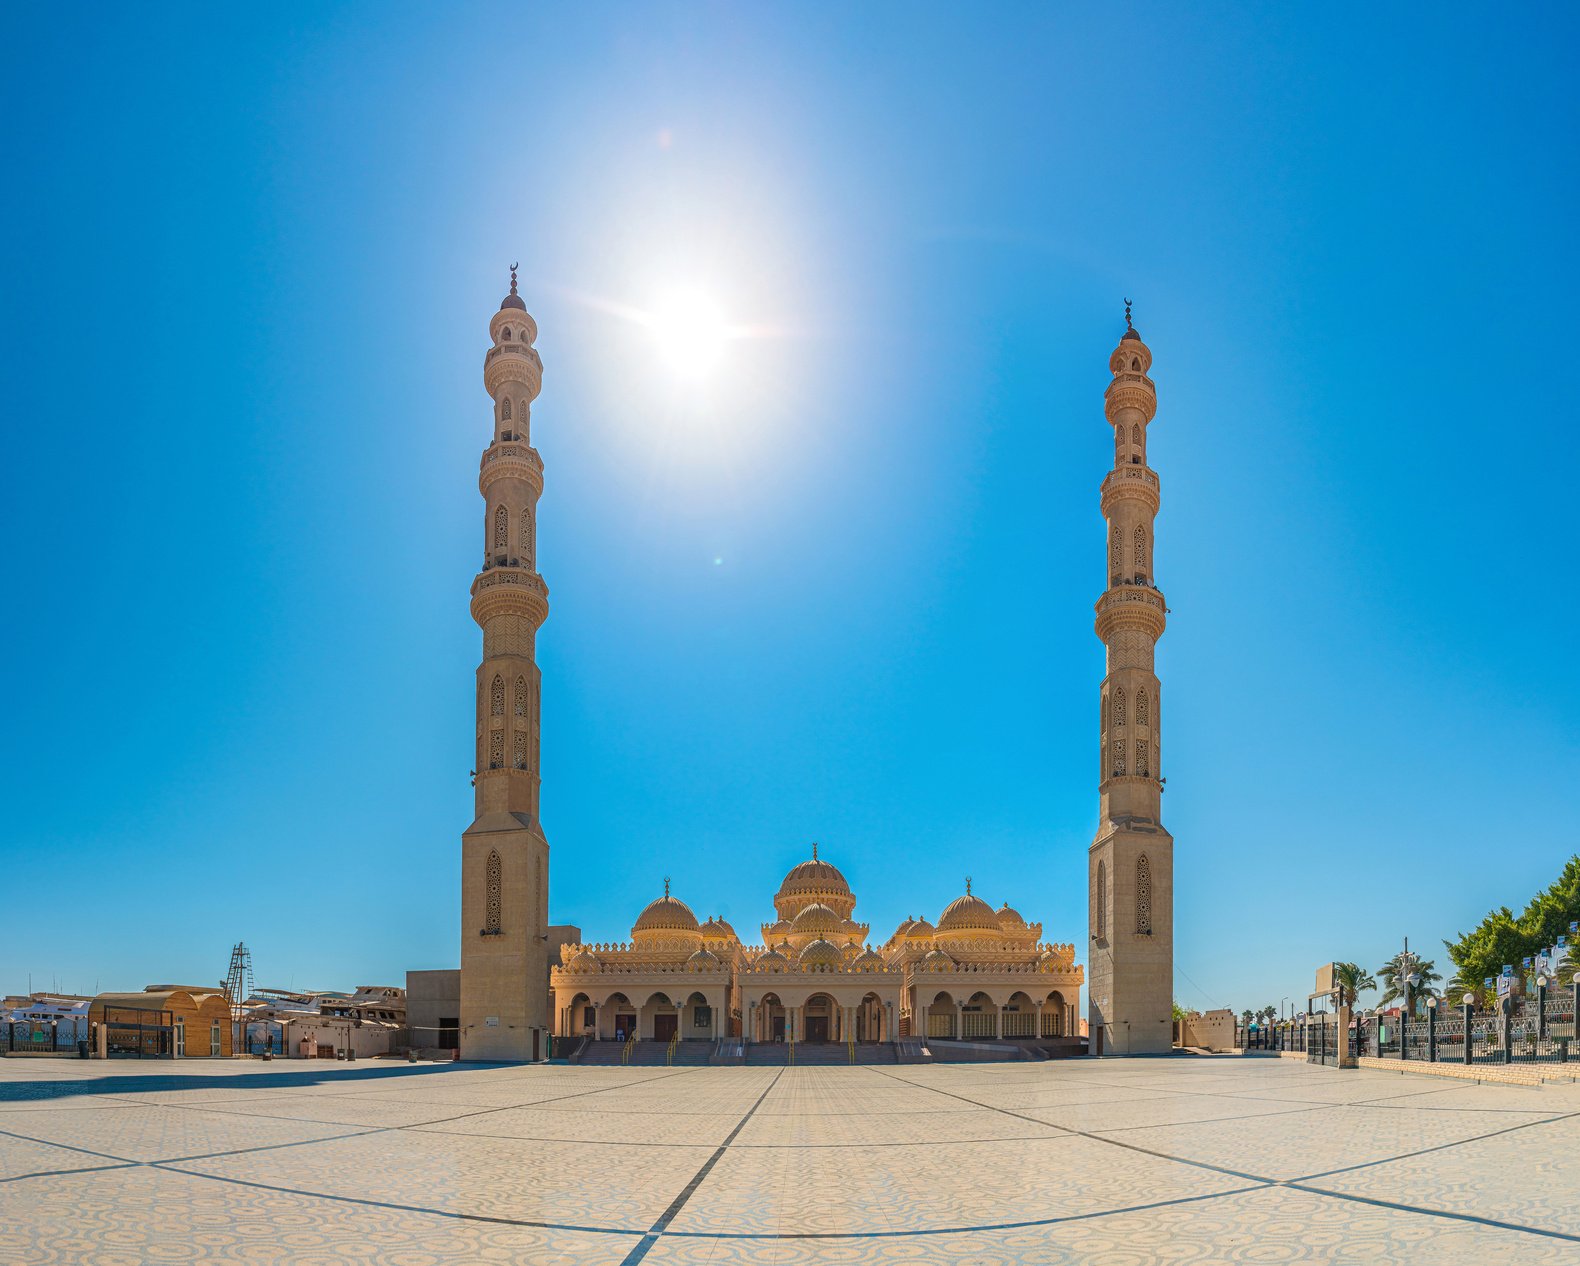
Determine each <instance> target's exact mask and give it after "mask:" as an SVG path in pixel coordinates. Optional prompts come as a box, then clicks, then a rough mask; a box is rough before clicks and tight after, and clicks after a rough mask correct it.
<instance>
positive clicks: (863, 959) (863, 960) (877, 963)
mask: <svg viewBox="0 0 1580 1266" xmlns="http://www.w3.org/2000/svg"><path fill="white" fill-rule="evenodd" d="M850 966H851V970H852V971H882V970H883V969H884V967H885V966H887V964H886V963H884V961H883V955H882V954H880V953H878V951H877V950H875V949H869V950H864V951H863V952H862V953H860V954H858V955H857V956H856V958H855V960H854V961H853V962H852V963H851V964H850Z"/></svg>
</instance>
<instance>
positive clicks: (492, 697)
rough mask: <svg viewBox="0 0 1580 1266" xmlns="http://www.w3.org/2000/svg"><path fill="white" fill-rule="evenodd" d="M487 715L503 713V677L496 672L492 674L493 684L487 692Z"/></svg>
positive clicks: (497, 715)
mask: <svg viewBox="0 0 1580 1266" xmlns="http://www.w3.org/2000/svg"><path fill="white" fill-rule="evenodd" d="M488 715H489V716H491V717H502V716H504V715H505V679H504V678H503V677H501V676H499V675H498V674H497V673H496V674H495V675H494V684H493V686H492V688H491V689H490V690H489V692H488Z"/></svg>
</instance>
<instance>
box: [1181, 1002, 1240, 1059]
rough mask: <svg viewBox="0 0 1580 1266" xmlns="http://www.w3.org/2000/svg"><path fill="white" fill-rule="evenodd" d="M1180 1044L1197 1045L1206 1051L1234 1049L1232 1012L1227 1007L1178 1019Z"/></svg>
mask: <svg viewBox="0 0 1580 1266" xmlns="http://www.w3.org/2000/svg"><path fill="white" fill-rule="evenodd" d="M1179 1044H1180V1045H1181V1046H1197V1047H1200V1048H1202V1049H1203V1050H1208V1051H1232V1050H1233V1049H1234V1012H1233V1011H1229V1010H1227V1009H1225V1010H1222V1011H1208V1012H1206V1013H1204V1014H1201V1015H1192V1016H1188V1017H1187V1018H1186V1019H1184V1020H1181V1021H1180V1042H1179Z"/></svg>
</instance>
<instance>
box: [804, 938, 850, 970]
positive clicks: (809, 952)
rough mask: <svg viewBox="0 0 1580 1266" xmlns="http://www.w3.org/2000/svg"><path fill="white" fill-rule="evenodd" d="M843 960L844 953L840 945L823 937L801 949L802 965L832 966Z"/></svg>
mask: <svg viewBox="0 0 1580 1266" xmlns="http://www.w3.org/2000/svg"><path fill="white" fill-rule="evenodd" d="M843 961H844V955H843V954H841V953H840V952H839V946H837V945H835V944H834V942H833V941H825V940H823V939H822V938H821V937H820V938H818V939H817V940H815V941H813V942H812V943H811V944H810V945H808V946H807V947H806V948H805V949H804V950H802V951H801V958H800V964H801V966H802V967H832V966H835V965H836V964H838V963H842V962H843Z"/></svg>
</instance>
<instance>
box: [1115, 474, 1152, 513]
mask: <svg viewBox="0 0 1580 1266" xmlns="http://www.w3.org/2000/svg"><path fill="white" fill-rule="evenodd" d="M1102 494H1103V495H1102V507H1103V513H1104V514H1107V513H1108V510H1109V507H1110V506H1112V505H1113V504H1114V502H1116V501H1144V502H1146V503H1147V505H1148V506H1149V507H1150V508H1151V510H1152V513H1153V514H1156V513H1157V512H1158V504H1159V489H1158V473H1157V471H1155V470H1153V469H1152V468H1151V467H1150V466H1118V467H1115V468H1114V469H1113V470H1111V471H1109V472H1108V474H1107V476H1106V477H1105V478H1104V479H1103V488H1102Z"/></svg>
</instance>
